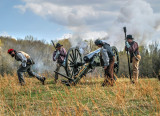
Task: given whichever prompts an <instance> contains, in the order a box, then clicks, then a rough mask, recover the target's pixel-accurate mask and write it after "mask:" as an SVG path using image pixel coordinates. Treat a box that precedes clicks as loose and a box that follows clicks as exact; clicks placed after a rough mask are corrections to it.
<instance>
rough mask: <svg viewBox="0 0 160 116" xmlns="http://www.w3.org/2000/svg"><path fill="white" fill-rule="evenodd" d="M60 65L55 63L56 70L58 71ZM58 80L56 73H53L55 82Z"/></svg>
mask: <svg viewBox="0 0 160 116" xmlns="http://www.w3.org/2000/svg"><path fill="white" fill-rule="evenodd" d="M60 67H61V65H60V64H59V63H57V65H56V72H58V71H59V70H60ZM57 80H58V74H57V73H55V82H56V81H57Z"/></svg>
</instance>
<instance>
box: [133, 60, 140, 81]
mask: <svg viewBox="0 0 160 116" xmlns="http://www.w3.org/2000/svg"><path fill="white" fill-rule="evenodd" d="M132 63H133V81H134V82H135V83H137V82H138V76H139V61H137V60H136V58H135V57H133V58H132Z"/></svg>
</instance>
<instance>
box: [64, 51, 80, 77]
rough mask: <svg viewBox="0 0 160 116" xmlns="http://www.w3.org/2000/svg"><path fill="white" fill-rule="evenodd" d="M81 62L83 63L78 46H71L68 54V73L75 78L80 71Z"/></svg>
mask: <svg viewBox="0 0 160 116" xmlns="http://www.w3.org/2000/svg"><path fill="white" fill-rule="evenodd" d="M79 64H82V56H81V53H80V52H79V49H78V48H70V49H69V50H68V53H67V56H66V66H65V68H66V74H67V76H69V77H70V78H74V77H75V75H76V74H77V73H78V72H79V69H80V67H79Z"/></svg>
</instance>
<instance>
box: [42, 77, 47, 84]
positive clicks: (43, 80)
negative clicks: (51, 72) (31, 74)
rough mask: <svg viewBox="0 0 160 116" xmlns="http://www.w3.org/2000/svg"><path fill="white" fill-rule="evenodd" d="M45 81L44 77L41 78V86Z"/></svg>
mask: <svg viewBox="0 0 160 116" xmlns="http://www.w3.org/2000/svg"><path fill="white" fill-rule="evenodd" d="M45 80H46V77H42V80H41V82H42V84H43V85H44V82H45Z"/></svg>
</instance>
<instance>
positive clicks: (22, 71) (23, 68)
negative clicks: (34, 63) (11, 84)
mask: <svg viewBox="0 0 160 116" xmlns="http://www.w3.org/2000/svg"><path fill="white" fill-rule="evenodd" d="M28 68H29V67H28V66H26V67H22V66H20V68H19V69H18V70H17V74H18V79H19V83H20V84H21V85H23V84H25V81H24V78H23V73H24V72H26V71H27V69H28Z"/></svg>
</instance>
